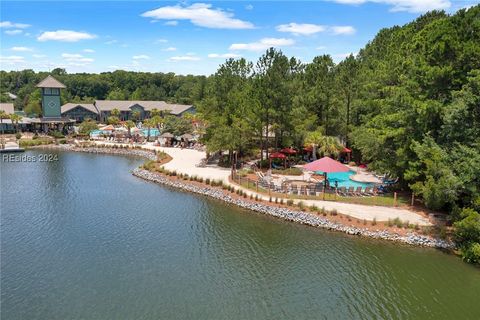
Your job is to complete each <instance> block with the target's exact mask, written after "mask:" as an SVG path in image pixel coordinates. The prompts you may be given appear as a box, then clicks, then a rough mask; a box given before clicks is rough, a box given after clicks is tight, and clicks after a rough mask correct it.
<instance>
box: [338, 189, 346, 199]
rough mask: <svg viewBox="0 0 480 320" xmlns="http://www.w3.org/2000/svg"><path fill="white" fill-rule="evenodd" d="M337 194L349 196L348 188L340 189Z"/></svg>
mask: <svg viewBox="0 0 480 320" xmlns="http://www.w3.org/2000/svg"><path fill="white" fill-rule="evenodd" d="M337 194H339V195H341V196H342V197H346V196H347V188H346V187H340V188H338V189H337Z"/></svg>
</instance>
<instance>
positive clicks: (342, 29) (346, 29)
mask: <svg viewBox="0 0 480 320" xmlns="http://www.w3.org/2000/svg"><path fill="white" fill-rule="evenodd" d="M330 30H331V32H332V33H333V34H342V35H352V34H355V32H357V30H355V28H354V27H352V26H333V27H330Z"/></svg>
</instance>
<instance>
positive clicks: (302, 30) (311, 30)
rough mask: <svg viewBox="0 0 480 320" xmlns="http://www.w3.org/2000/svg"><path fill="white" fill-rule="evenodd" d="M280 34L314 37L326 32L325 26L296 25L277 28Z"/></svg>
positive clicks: (291, 24)
mask: <svg viewBox="0 0 480 320" xmlns="http://www.w3.org/2000/svg"><path fill="white" fill-rule="evenodd" d="M276 29H277V31H279V32H289V33H293V34H295V35H312V34H315V33H318V32H322V31H325V29H326V28H325V26H321V25H318V24H310V23H295V22H291V23H289V24H281V25H279V26H277V27H276Z"/></svg>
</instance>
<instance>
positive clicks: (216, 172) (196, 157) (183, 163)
mask: <svg viewBox="0 0 480 320" xmlns="http://www.w3.org/2000/svg"><path fill="white" fill-rule="evenodd" d="M95 143H96V144H115V143H108V142H103V141H98V142H95ZM141 147H142V148H143V149H146V150H156V151H163V152H165V153H166V154H168V155H169V156H170V157H172V160H171V161H170V162H168V163H166V164H165V165H164V167H165V169H167V170H171V171H176V172H178V173H183V174H188V175H190V176H191V175H194V176H198V177H202V178H204V179H206V178H209V179H216V180H222V181H223V182H224V183H225V184H229V185H232V186H234V187H235V188H237V189H242V190H243V191H244V192H245V193H246V194H247V195H248V196H250V194H252V195H253V196H254V197H255V196H257V195H258V197H259V198H261V199H263V200H266V201H268V200H269V197H268V196H267V195H263V194H260V193H257V192H255V191H252V190H250V189H246V188H243V187H240V186H238V185H237V184H234V183H232V182H231V181H230V180H229V177H230V169H227V168H221V167H218V166H206V167H197V164H199V163H200V161H201V160H202V159H204V158H205V152H203V151H198V150H193V149H181V148H165V147H159V146H154V145H153V144H151V143H150V144H145V145H142V146H141ZM298 178H299V177H298V176H297V179H298ZM292 200H293V201H294V203H298V202H300V201H302V202H303V203H305V204H306V205H308V206H312V205H315V206H317V207H319V208H322V207H323V208H325V209H326V210H337V211H338V212H339V213H342V214H345V215H349V216H351V217H353V218H356V219H360V220H363V219H365V220H367V221H373V220H374V219H375V220H377V221H388V220H389V219H395V218H399V219H400V220H402V221H405V222H406V221H408V222H409V223H411V224H418V225H420V226H430V225H432V224H431V223H430V221H429V220H428V218H427V217H425V216H423V215H421V214H419V213H417V212H415V211H413V210H409V209H406V208H395V207H382V206H367V205H360V204H352V203H343V202H334V201H322V200H303V199H292Z"/></svg>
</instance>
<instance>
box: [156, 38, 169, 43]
mask: <svg viewBox="0 0 480 320" xmlns="http://www.w3.org/2000/svg"><path fill="white" fill-rule="evenodd" d="M167 42H168V40H167V39H157V40H155V43H167Z"/></svg>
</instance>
